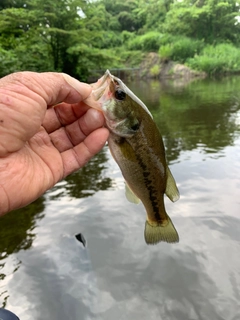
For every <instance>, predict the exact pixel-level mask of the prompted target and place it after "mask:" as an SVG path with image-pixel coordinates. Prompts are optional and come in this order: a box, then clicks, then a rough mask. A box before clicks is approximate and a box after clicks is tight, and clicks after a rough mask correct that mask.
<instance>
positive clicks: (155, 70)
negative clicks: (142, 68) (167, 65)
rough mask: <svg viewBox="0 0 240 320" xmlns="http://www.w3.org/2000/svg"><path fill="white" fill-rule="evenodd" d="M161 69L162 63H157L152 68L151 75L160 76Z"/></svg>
mask: <svg viewBox="0 0 240 320" xmlns="http://www.w3.org/2000/svg"><path fill="white" fill-rule="evenodd" d="M160 70H161V68H160V65H159V64H155V65H154V66H152V68H151V69H150V74H151V76H152V77H155V78H157V77H158V76H159V74H160Z"/></svg>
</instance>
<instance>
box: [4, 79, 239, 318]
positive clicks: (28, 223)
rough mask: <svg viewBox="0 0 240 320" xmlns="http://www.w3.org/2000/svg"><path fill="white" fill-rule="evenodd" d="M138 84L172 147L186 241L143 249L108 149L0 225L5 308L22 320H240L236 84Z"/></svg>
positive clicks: (137, 211) (134, 210)
mask: <svg viewBox="0 0 240 320" xmlns="http://www.w3.org/2000/svg"><path fill="white" fill-rule="evenodd" d="M130 86H131V88H132V90H133V91H134V92H135V93H136V94H137V95H138V96H139V97H140V98H141V99H142V100H143V101H144V102H145V103H146V104H147V105H148V107H149V108H150V109H151V111H152V113H153V115H154V118H155V120H156V122H157V124H158V125H159V128H160V131H161V133H162V136H163V138H164V142H165V145H166V151H167V157H168V160H169V164H170V168H171V170H172V172H173V175H174V177H175V179H176V181H177V184H178V187H179V190H180V193H181V198H180V200H179V201H178V202H176V203H174V204H173V203H171V202H170V201H169V200H168V199H167V198H166V201H165V203H166V207H167V211H168V212H169V214H170V216H171V218H172V220H173V222H174V224H175V226H176V228H177V230H178V233H179V235H180V243H179V244H174V245H170V244H165V243H160V244H158V245H156V246H147V245H146V244H145V242H144V237H143V230H144V224H145V212H144V208H143V206H142V205H138V206H137V205H134V204H131V203H129V202H127V200H126V199H125V194H124V181H123V178H122V176H121V174H120V171H119V169H118V166H117V165H116V164H115V162H114V161H113V159H112V158H111V155H110V154H109V151H108V149H107V147H106V148H104V150H103V151H102V152H101V153H100V154H99V155H97V156H96V157H95V158H94V159H93V160H92V161H91V162H90V163H89V164H88V165H87V166H86V167H84V168H83V169H82V170H80V171H78V172H77V173H75V174H73V175H71V176H70V177H68V178H67V179H66V180H64V181H62V182H59V183H58V184H57V185H56V186H55V187H54V188H53V189H52V190H50V191H49V192H47V193H46V194H45V195H44V196H43V197H41V198H40V199H39V200H37V201H36V202H35V203H33V204H31V205H29V206H28V207H26V208H24V209H21V210H18V211H17V212H13V213H10V214H8V215H6V216H5V217H3V218H2V219H1V220H0V252H1V256H0V257H1V260H0V307H6V308H8V309H9V310H11V311H13V312H14V313H16V314H17V315H18V316H19V318H20V319H21V320H30V319H31V320H32V319H34V320H41V319H42V318H45V319H59V320H65V319H69V320H82V319H83V320H85V319H86V320H90V319H94V320H95V319H99V320H100V319H103V320H112V319H114V320H123V319H131V320H143V319H148V320H151V319H164V320H199V319H204V320H205V319H206V320H210V319H211V320H212V319H214V320H216V319H217V320H218V319H219V320H220V319H222V320H237V319H240V255H239V252H240V196H239V195H240V129H239V125H240V78H239V77H231V78H225V79H222V80H218V81H217V80H215V81H213V80H201V81H194V82H191V83H188V84H186V83H185V84H182V83H181V82H179V83H178V82H175V83H161V84H160V83H158V82H151V83H144V82H141V83H131V84H130ZM78 233H82V234H83V235H84V237H85V238H86V240H87V246H86V248H84V246H83V245H82V243H80V242H78V241H77V240H76V238H75V235H76V234H78Z"/></svg>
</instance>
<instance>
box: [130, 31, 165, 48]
mask: <svg viewBox="0 0 240 320" xmlns="http://www.w3.org/2000/svg"><path fill="white" fill-rule="evenodd" d="M160 39H161V34H160V33H159V32H156V31H150V32H148V33H146V34H144V35H141V36H136V37H135V38H134V39H133V40H131V41H129V42H128V48H129V49H132V50H142V51H155V52H157V51H158V49H159V45H160Z"/></svg>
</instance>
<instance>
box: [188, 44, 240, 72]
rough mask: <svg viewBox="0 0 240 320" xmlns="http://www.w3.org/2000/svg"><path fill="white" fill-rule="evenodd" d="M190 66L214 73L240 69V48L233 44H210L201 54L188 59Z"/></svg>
mask: <svg viewBox="0 0 240 320" xmlns="http://www.w3.org/2000/svg"><path fill="white" fill-rule="evenodd" d="M187 64H188V66H189V67H190V68H192V69H195V70H200V71H205V72H206V73H208V74H210V75H213V74H217V73H226V72H235V71H239V70H240V50H239V49H238V48H236V47H234V46H233V45H232V44H218V45H216V46H212V45H208V46H207V47H205V48H204V50H203V51H202V53H201V54H200V55H197V56H195V57H194V58H191V59H188V60H187Z"/></svg>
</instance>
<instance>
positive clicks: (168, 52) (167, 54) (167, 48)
mask: <svg viewBox="0 0 240 320" xmlns="http://www.w3.org/2000/svg"><path fill="white" fill-rule="evenodd" d="M158 53H159V55H160V58H161V60H162V61H166V60H169V59H171V58H172V46H171V44H165V45H163V46H161V47H160V49H159V51H158Z"/></svg>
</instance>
